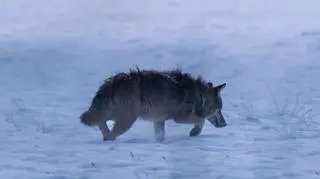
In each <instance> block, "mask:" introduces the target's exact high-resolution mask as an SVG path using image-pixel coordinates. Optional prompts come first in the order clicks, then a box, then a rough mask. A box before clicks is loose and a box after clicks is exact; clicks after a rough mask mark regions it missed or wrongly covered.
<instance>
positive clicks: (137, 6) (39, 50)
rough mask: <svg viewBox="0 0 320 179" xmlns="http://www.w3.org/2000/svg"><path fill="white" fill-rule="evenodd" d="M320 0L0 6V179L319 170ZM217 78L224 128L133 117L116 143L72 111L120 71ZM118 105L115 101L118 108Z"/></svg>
mask: <svg viewBox="0 0 320 179" xmlns="http://www.w3.org/2000/svg"><path fill="white" fill-rule="evenodd" d="M319 7H320V2H319V1H316V0H304V1H292V0H290V1H289V0H281V1H276V0H264V1H262V0H243V1H238V0H233V1H232V0H223V1H222V0H221V1H209V0H208V1H196V0H194V1H190V0H171V1H168V0H162V1H155V0H154V1H153V0H149V1H147V0H145V1H140V0H138V1H129V0H127V1H124V0H117V1H111V0H110V1H108V0H94V1H85V0H68V1H65V0H55V1H49V0H46V1H45V0H28V1H25V0H10V1H1V2H0V74H1V75H0V101H1V103H0V104H1V106H0V178H1V179H91V178H92V179H105V178H109V179H111V178H112V179H113V178H114V179H116V178H119V179H133V178H137V179H149V178H150V179H156V178H171V179H189V178H190V179H191V178H197V179H213V178H218V179H253V178H254V179H267V178H271V179H276V178H281V179H286V178H288V179H289V178H290V179H298V178H299V179H300V178H301V179H313V178H314V179H316V178H320V124H319V123H320V119H319V117H320V116H319V113H320V83H319V82H320V81H319V79H318V78H319V77H320V20H319V17H320V11H319ZM136 65H137V66H139V67H140V68H153V69H159V70H164V69H170V68H176V67H180V68H182V69H183V70H184V71H187V72H190V73H191V74H193V75H195V76H196V75H202V76H203V77H204V78H205V79H206V80H208V81H212V82H213V83H214V84H219V83H223V82H226V83H227V86H226V88H225V89H224V90H223V93H222V98H223V102H224V108H223V114H224V116H225V119H226V121H227V123H228V126H226V127H225V128H220V129H217V128H214V126H212V125H211V124H209V123H206V124H205V127H204V130H203V132H202V134H201V135H200V136H198V137H194V138H190V137H189V136H188V134H189V131H190V129H191V128H192V126H191V125H183V124H175V123H173V122H168V123H167V124H166V140H165V141H164V142H162V143H157V142H155V140H154V138H153V136H154V134H153V126H152V123H150V122H147V121H141V120H138V121H137V122H136V123H135V124H134V126H133V127H132V128H131V129H130V131H128V132H127V133H125V134H124V135H122V136H120V137H119V138H118V139H117V140H116V141H113V142H102V137H101V134H100V132H99V131H98V129H97V128H95V127H94V128H90V127H87V126H84V125H82V124H81V123H80V121H79V115H80V114H81V112H83V111H84V110H85V109H86V108H87V107H88V105H89V103H90V101H91V99H92V97H93V94H94V93H95V91H96V90H97V88H98V87H99V85H100V84H101V82H102V81H103V80H104V79H105V78H106V77H108V76H109V75H113V74H115V73H116V72H122V71H128V70H129V68H135V66H136ZM125 110H126V109H124V112H125Z"/></svg>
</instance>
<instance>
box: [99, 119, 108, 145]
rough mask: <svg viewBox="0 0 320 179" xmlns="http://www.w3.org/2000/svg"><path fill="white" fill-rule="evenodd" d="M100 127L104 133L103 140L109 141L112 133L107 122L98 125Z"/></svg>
mask: <svg viewBox="0 0 320 179" xmlns="http://www.w3.org/2000/svg"><path fill="white" fill-rule="evenodd" d="M98 126H99V129H100V131H101V133H102V136H103V140H108V138H109V133H110V130H109V128H108V125H107V124H106V122H105V121H104V122H101V123H100V124H98Z"/></svg>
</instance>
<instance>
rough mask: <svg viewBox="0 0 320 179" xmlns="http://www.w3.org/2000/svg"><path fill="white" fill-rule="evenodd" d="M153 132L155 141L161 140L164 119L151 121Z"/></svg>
mask: <svg viewBox="0 0 320 179" xmlns="http://www.w3.org/2000/svg"><path fill="white" fill-rule="evenodd" d="M153 126H154V134H155V139H156V142H162V141H164V139H165V120H161V121H153Z"/></svg>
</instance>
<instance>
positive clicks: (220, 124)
mask: <svg viewBox="0 0 320 179" xmlns="http://www.w3.org/2000/svg"><path fill="white" fill-rule="evenodd" d="M226 126H227V123H226V121H225V120H223V121H222V122H220V123H217V126H216V127H218V128H222V127H226Z"/></svg>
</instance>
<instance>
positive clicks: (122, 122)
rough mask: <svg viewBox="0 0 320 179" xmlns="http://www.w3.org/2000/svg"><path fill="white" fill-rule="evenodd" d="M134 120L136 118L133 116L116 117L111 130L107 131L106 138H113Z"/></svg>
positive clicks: (125, 129) (128, 127)
mask: <svg viewBox="0 0 320 179" xmlns="http://www.w3.org/2000/svg"><path fill="white" fill-rule="evenodd" d="M135 121H136V118H133V117H122V118H118V119H117V120H116V121H115V124H114V126H113V128H112V130H111V131H110V132H109V134H108V138H107V140H115V139H116V138H117V137H118V136H120V135H122V134H123V133H125V132H127V131H128V130H129V129H130V128H131V126H132V124H133V123H134V122H135Z"/></svg>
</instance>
